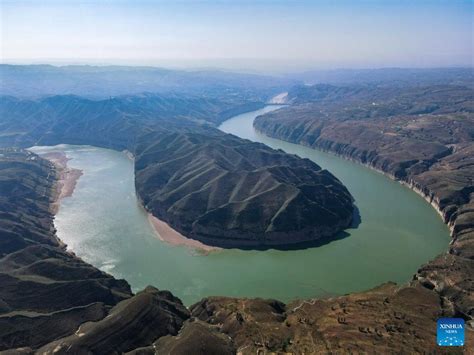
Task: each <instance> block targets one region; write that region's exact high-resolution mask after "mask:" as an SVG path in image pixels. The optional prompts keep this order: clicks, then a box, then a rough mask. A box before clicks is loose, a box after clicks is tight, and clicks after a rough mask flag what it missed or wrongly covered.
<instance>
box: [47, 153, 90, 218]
mask: <svg viewBox="0 0 474 355" xmlns="http://www.w3.org/2000/svg"><path fill="white" fill-rule="evenodd" d="M41 157H42V158H44V159H47V160H49V161H50V162H52V163H53V164H54V165H55V166H56V169H57V171H58V174H59V177H58V180H57V183H56V201H55V202H54V203H53V211H54V213H55V214H56V213H57V212H58V210H59V206H60V201H61V199H63V198H65V197H69V196H71V195H72V194H73V192H74V189H75V188H76V185H77V180H79V178H80V177H81V176H82V174H83V172H82V170H79V169H74V168H68V166H67V162H68V160H69V159H68V158H67V156H66V154H65V153H64V152H50V153H45V154H41Z"/></svg>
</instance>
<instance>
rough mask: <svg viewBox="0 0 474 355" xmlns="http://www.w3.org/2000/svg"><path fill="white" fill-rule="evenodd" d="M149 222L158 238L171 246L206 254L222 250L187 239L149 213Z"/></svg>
mask: <svg viewBox="0 0 474 355" xmlns="http://www.w3.org/2000/svg"><path fill="white" fill-rule="evenodd" d="M148 221H149V222H150V224H151V225H152V226H153V229H154V230H155V234H156V236H157V238H158V239H160V240H162V241H164V242H166V243H169V244H171V245H180V246H186V247H189V248H193V249H198V250H200V251H203V252H205V253H209V252H211V251H216V250H221V248H218V247H213V246H210V245H206V244H203V243H201V242H200V241H198V240H195V239H190V238H186V237H185V236H184V235H182V234H181V233H179V232H178V231H176V230H174V229H173V228H171V227H170V226H169V225H168V223H166V222H163V221H162V220H159V219H158V218H156V217H155V216H153V215H152V214H151V213H148Z"/></svg>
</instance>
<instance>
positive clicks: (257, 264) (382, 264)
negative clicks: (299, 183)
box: [34, 106, 449, 305]
mask: <svg viewBox="0 0 474 355" xmlns="http://www.w3.org/2000/svg"><path fill="white" fill-rule="evenodd" d="M275 108H277V107H276V106H268V107H266V108H264V109H262V110H258V111H255V112H251V113H247V114H243V115H239V116H236V117H234V118H232V119H230V120H228V121H226V122H225V123H224V124H223V125H222V126H221V129H222V130H223V131H226V132H229V133H233V134H235V135H238V136H241V137H243V138H247V139H251V140H254V141H260V142H263V143H265V144H268V145H269V146H271V147H274V148H281V149H283V150H285V151H286V152H288V153H293V154H297V155H299V156H301V157H306V158H309V159H312V160H314V161H315V162H316V163H318V164H319V165H321V166H322V167H323V168H326V169H328V170H330V171H331V172H332V173H333V174H335V175H336V176H337V177H338V178H339V179H340V180H341V181H342V182H343V183H344V184H345V185H346V186H347V188H348V189H349V191H350V192H351V193H352V195H353V196H354V198H355V200H356V204H357V207H358V208H359V211H360V215H361V223H360V225H359V226H358V227H357V228H355V229H348V230H346V232H347V233H348V234H349V235H348V236H347V237H345V238H342V239H339V240H335V241H333V242H331V243H328V244H326V245H323V246H321V247H318V248H310V249H305V250H296V251H294V250H293V251H278V250H268V251H241V250H236V249H230V250H223V251H218V252H213V253H211V254H209V255H203V254H202V253H200V252H197V251H195V250H192V249H188V248H187V247H182V246H171V245H168V244H166V243H164V242H162V241H160V240H158V239H157V238H156V237H155V234H154V232H153V230H152V228H151V226H150V225H149V223H148V220H147V216H146V213H145V212H144V211H143V210H142V208H141V207H140V206H139V205H138V203H137V199H136V195H135V189H134V177H133V162H132V161H131V160H129V159H128V158H127V156H126V155H125V154H124V153H121V152H116V151H112V150H108V149H101V148H95V147H88V146H68V145H61V146H56V147H35V148H34V150H35V151H37V152H46V151H58V150H59V151H64V152H65V153H66V154H67V156H68V157H69V158H71V160H70V162H69V166H71V167H74V168H78V169H82V170H83V171H84V175H83V176H82V177H81V178H80V179H79V181H78V184H77V187H76V190H75V191H74V194H73V195H72V196H71V197H68V198H65V199H64V200H63V201H62V204H61V208H60V210H59V212H58V214H57V216H56V220H55V225H56V228H57V230H58V236H59V237H60V238H61V239H62V240H63V241H64V242H65V243H67V244H68V247H69V249H71V250H73V251H74V252H75V253H76V254H77V255H78V256H80V257H82V258H83V259H84V260H85V261H87V262H90V263H91V264H93V265H95V266H97V267H99V268H101V269H102V270H104V271H107V272H109V273H111V274H112V275H114V276H116V277H118V278H125V279H126V280H127V281H128V282H129V283H130V284H131V285H132V288H133V290H134V291H138V290H140V289H142V288H144V287H145V286H147V285H149V284H151V285H155V286H157V287H158V288H160V289H168V290H171V291H172V292H173V293H174V294H175V295H177V296H178V297H180V298H181V299H182V300H183V301H184V302H185V304H188V305H189V304H191V303H193V302H196V301H198V300H200V299H201V298H202V297H205V296H211V295H225V296H239V297H242V296H246V297H271V298H277V299H280V300H282V301H288V300H290V299H294V298H309V297H315V296H329V295H339V294H344V293H348V292H353V291H361V290H365V289H368V288H371V287H374V286H376V285H378V284H380V283H383V282H386V281H395V282H405V281H408V280H409V279H410V278H411V276H412V275H413V274H414V273H415V272H416V270H417V268H418V267H419V266H420V265H421V264H423V263H425V262H427V261H429V260H430V259H432V258H433V257H435V256H436V255H438V254H440V253H442V252H444V251H445V250H446V248H447V245H448V243H449V231H448V229H447V227H446V226H445V225H444V224H443V223H442V221H441V219H440V218H439V216H438V215H437V213H436V211H435V210H434V209H433V208H432V207H431V206H430V205H429V204H428V203H427V202H426V201H425V200H423V199H422V198H421V197H420V196H418V195H416V194H415V193H414V192H412V191H411V190H409V189H408V188H406V187H404V186H401V185H400V184H398V183H396V182H394V181H392V180H390V179H388V178H386V177H384V176H383V175H381V174H379V173H377V172H374V171H372V170H370V169H367V168H365V167H362V166H360V165H357V164H355V163H352V162H349V161H346V160H344V159H342V158H338V157H336V156H333V155H330V154H326V153H322V152H318V151H315V150H312V149H309V148H306V147H302V146H298V145H294V144H291V143H286V142H282V141H279V140H275V139H271V138H268V137H265V136H262V135H259V134H256V133H255V132H254V131H253V128H252V122H253V119H254V118H255V117H256V116H257V115H259V114H262V113H264V112H267V111H270V110H273V109H275Z"/></svg>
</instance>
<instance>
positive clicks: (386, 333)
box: [191, 283, 474, 354]
mask: <svg viewBox="0 0 474 355" xmlns="http://www.w3.org/2000/svg"><path fill="white" fill-rule="evenodd" d="M191 314H192V315H193V316H195V317H196V318H198V319H201V320H203V321H206V322H208V323H210V324H215V325H219V326H220V328H221V331H222V332H223V333H225V334H228V335H229V336H230V337H231V338H232V339H233V340H234V343H235V346H236V347H237V348H238V350H237V352H238V353H242V354H258V353H263V354H264V353H291V354H308V353H315V354H327V353H335V354H339V353H341V354H343V353H344V354H346V353H370V354H390V353H443V350H442V349H441V348H439V347H438V346H437V345H436V320H437V319H438V318H440V317H443V316H448V317H449V316H452V314H453V313H452V311H451V310H449V309H447V310H446V309H444V305H443V301H442V299H441V298H440V297H439V296H438V294H436V293H435V292H432V291H430V290H428V289H426V288H424V287H422V286H420V285H418V284H415V285H413V286H403V287H399V286H397V285H395V284H391V283H389V284H385V285H382V286H380V287H377V288H376V289H373V290H370V291H366V292H363V293H356V294H351V295H347V296H342V297H337V298H329V299H311V300H302V301H293V302H291V303H289V304H286V305H285V304H283V303H281V302H278V301H275V300H262V299H236V298H228V297H209V298H206V299H203V300H202V301H200V302H198V303H196V304H195V305H193V306H191ZM471 334H474V332H472V331H469V332H468V334H467V336H470V335H471Z"/></svg>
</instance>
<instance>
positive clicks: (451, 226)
mask: <svg viewBox="0 0 474 355" xmlns="http://www.w3.org/2000/svg"><path fill="white" fill-rule="evenodd" d="M254 129H255V131H256V132H257V133H258V134H261V135H264V136H265V137H268V138H272V139H277V140H281V141H283V142H288V143H291V144H296V145H300V146H302V147H307V148H310V149H314V150H318V151H320V152H323V153H328V154H331V155H334V156H337V157H339V158H342V159H344V160H347V161H350V162H353V163H356V164H358V165H362V166H364V167H366V168H368V169H370V170H372V171H375V172H377V173H379V174H382V175H383V176H385V177H387V178H389V179H390V180H393V181H395V182H398V183H399V184H401V185H403V186H405V187H407V188H409V189H410V190H412V191H413V192H415V193H416V194H417V195H418V196H420V197H422V198H423V199H424V200H425V201H426V202H428V203H429V204H430V205H431V207H432V208H433V209H434V210H435V211H436V213H437V214H438V215H439V216H440V218H441V219H442V220H443V223H444V224H446V226H447V227H448V228H449V231H450V235H451V237H453V233H454V224H453V223H450V222H449V221H448V219H447V217H446V216H445V214H444V212H443V211H442V210H441V207H440V206H439V203H438V202H437V200H436V196H435V195H434V194H433V193H426V192H425V191H423V190H422V188H419V187H417V186H416V185H415V184H414V183H413V182H409V181H406V180H401V179H398V178H396V177H395V176H394V175H392V174H390V173H388V172H386V171H383V170H381V169H378V168H376V167H375V166H373V165H372V164H368V163H363V162H362V161H360V160H358V159H354V158H351V157H349V156H347V155H344V154H340V153H337V152H336V151H333V150H329V149H322V148H314V147H312V146H310V145H308V144H303V143H295V142H292V141H289V140H285V139H282V138H276V137H272V136H269V135H267V134H266V133H265V132H263V131H260V130H258V129H256V128H255V127H254Z"/></svg>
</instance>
